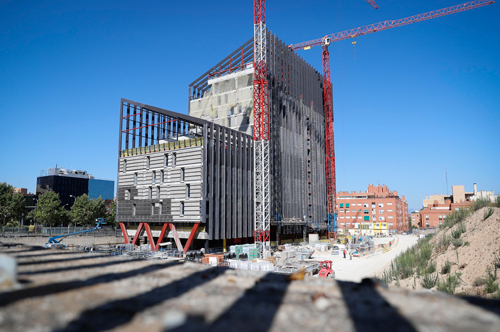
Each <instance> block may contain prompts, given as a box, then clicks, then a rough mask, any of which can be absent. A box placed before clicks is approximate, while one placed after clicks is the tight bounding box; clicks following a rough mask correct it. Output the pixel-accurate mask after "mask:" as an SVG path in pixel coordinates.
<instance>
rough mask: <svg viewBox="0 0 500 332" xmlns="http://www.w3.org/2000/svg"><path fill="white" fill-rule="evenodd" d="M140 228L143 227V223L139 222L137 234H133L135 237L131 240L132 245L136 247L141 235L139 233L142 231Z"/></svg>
mask: <svg viewBox="0 0 500 332" xmlns="http://www.w3.org/2000/svg"><path fill="white" fill-rule="evenodd" d="M142 226H144V223H143V222H141V223H140V224H139V227H137V232H136V233H135V236H134V239H133V240H132V244H135V245H137V240H138V239H139V236H140V234H141V231H142Z"/></svg>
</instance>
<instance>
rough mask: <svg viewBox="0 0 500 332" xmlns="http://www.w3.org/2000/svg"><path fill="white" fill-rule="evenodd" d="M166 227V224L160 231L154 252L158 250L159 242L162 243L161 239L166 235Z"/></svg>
mask: <svg viewBox="0 0 500 332" xmlns="http://www.w3.org/2000/svg"><path fill="white" fill-rule="evenodd" d="M168 225H169V224H168V223H164V224H163V228H162V229H161V233H160V237H159V238H158V242H156V246H155V250H158V249H160V243H161V241H163V237H164V236H165V234H166V233H167V229H168Z"/></svg>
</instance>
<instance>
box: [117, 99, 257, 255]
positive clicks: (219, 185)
mask: <svg viewBox="0 0 500 332" xmlns="http://www.w3.org/2000/svg"><path fill="white" fill-rule="evenodd" d="M121 119H122V120H121V124H120V138H119V141H120V147H121V148H120V158H119V166H118V167H119V168H118V194H117V215H116V220H117V221H118V222H120V223H122V225H123V227H125V228H126V232H127V234H128V236H133V237H135V235H136V232H137V230H138V231H139V232H140V231H141V229H142V230H143V228H142V225H147V226H145V227H147V228H148V229H150V234H151V235H152V237H153V238H155V239H157V238H158V237H159V236H160V233H161V230H162V228H163V227H164V226H165V225H167V224H168V225H171V226H170V227H171V231H166V232H164V235H165V237H167V238H174V239H175V240H176V242H177V243H178V245H177V246H178V248H180V247H185V246H187V247H189V245H190V244H191V243H193V244H194V245H195V246H196V247H198V248H199V247H206V246H209V244H208V241H212V244H211V245H210V246H218V245H222V241H223V240H229V241H233V242H234V243H236V242H235V241H237V242H238V243H241V242H242V241H246V242H248V241H252V240H253V226H254V225H253V194H252V190H253V182H252V178H253V177H252V165H253V159H252V158H253V139H252V137H251V136H249V135H246V134H244V133H241V132H238V131H236V130H231V129H229V128H226V127H222V126H219V125H217V124H214V123H210V122H208V121H206V120H202V119H199V118H193V117H190V116H188V115H184V114H180V113H175V112H171V111H168V110H164V109H160V108H157V107H153V106H149V105H145V104H142V103H138V102H134V101H131V100H126V99H122V107H121ZM138 226H140V227H139V228H138ZM122 230H123V228H122ZM193 230H194V231H193ZM191 234H192V235H193V238H192V241H193V240H194V241H193V242H190V241H188V238H190V235H191ZM148 237H149V234H148ZM242 239H243V240H242ZM151 240H152V239H150V241H151ZM155 241H156V240H155Z"/></svg>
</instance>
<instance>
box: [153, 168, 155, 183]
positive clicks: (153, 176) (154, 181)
mask: <svg viewBox="0 0 500 332" xmlns="http://www.w3.org/2000/svg"><path fill="white" fill-rule="evenodd" d="M153 183H156V171H153Z"/></svg>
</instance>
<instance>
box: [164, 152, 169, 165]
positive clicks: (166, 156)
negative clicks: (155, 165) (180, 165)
mask: <svg viewBox="0 0 500 332" xmlns="http://www.w3.org/2000/svg"><path fill="white" fill-rule="evenodd" d="M164 161H165V166H168V154H167V153H165V160H164Z"/></svg>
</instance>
